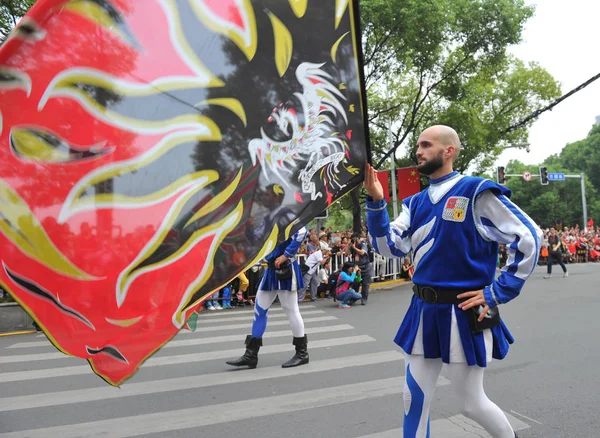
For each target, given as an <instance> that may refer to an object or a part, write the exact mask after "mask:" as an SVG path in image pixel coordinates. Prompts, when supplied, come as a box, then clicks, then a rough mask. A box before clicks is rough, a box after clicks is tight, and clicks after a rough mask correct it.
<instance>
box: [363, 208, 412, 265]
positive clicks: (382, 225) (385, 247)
mask: <svg viewBox="0 0 600 438" xmlns="http://www.w3.org/2000/svg"><path fill="white" fill-rule="evenodd" d="M367 226H368V228H369V239H370V241H371V245H372V246H373V249H374V250H375V251H376V252H377V253H379V254H381V255H382V256H384V257H404V256H405V255H406V254H408V253H409V252H410V250H411V236H410V234H411V233H410V209H409V207H408V206H407V205H406V204H402V212H401V213H400V216H398V218H397V219H396V220H395V221H393V222H391V223H390V217H389V215H388V212H387V209H386V203H385V201H380V202H372V201H368V200H367Z"/></svg>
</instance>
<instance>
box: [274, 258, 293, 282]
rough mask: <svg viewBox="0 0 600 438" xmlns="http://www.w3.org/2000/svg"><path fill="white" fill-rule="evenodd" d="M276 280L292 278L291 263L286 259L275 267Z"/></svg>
mask: <svg viewBox="0 0 600 438" xmlns="http://www.w3.org/2000/svg"><path fill="white" fill-rule="evenodd" d="M275 276H276V277H277V280H288V279H290V278H292V264H291V263H290V262H289V260H288V261H286V262H285V263H282V264H281V266H279V269H277V268H275Z"/></svg>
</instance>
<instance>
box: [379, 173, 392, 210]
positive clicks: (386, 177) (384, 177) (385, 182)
mask: <svg viewBox="0 0 600 438" xmlns="http://www.w3.org/2000/svg"><path fill="white" fill-rule="evenodd" d="M377 179H378V180H379V182H380V183H381V185H382V186H383V193H384V194H385V201H386V202H390V172H389V171H387V170H381V171H378V172H377Z"/></svg>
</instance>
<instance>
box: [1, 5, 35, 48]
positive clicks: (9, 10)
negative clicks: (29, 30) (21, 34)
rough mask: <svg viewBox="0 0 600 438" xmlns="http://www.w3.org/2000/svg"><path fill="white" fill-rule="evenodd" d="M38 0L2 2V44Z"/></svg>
mask: <svg viewBox="0 0 600 438" xmlns="http://www.w3.org/2000/svg"><path fill="white" fill-rule="evenodd" d="M35 2H36V0H0V42H2V41H4V40H5V39H6V37H7V36H8V34H9V33H10V31H11V30H12V29H13V28H14V27H15V26H16V25H17V23H18V22H19V20H20V19H21V17H23V16H24V15H25V14H26V13H27V11H28V10H29V8H31V7H32V6H33V4H34V3H35Z"/></svg>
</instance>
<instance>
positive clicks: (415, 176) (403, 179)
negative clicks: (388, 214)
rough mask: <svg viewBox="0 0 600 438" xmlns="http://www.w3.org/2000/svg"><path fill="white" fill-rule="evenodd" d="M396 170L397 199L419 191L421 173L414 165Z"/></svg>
mask: <svg viewBox="0 0 600 438" xmlns="http://www.w3.org/2000/svg"><path fill="white" fill-rule="evenodd" d="M397 172H398V173H397V175H398V200H399V201H402V200H403V199H405V198H408V197H409V196H412V195H414V194H415V193H419V192H420V191H421V175H420V174H419V172H418V171H417V168H416V167H404V168H402V169H398V171H397Z"/></svg>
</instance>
